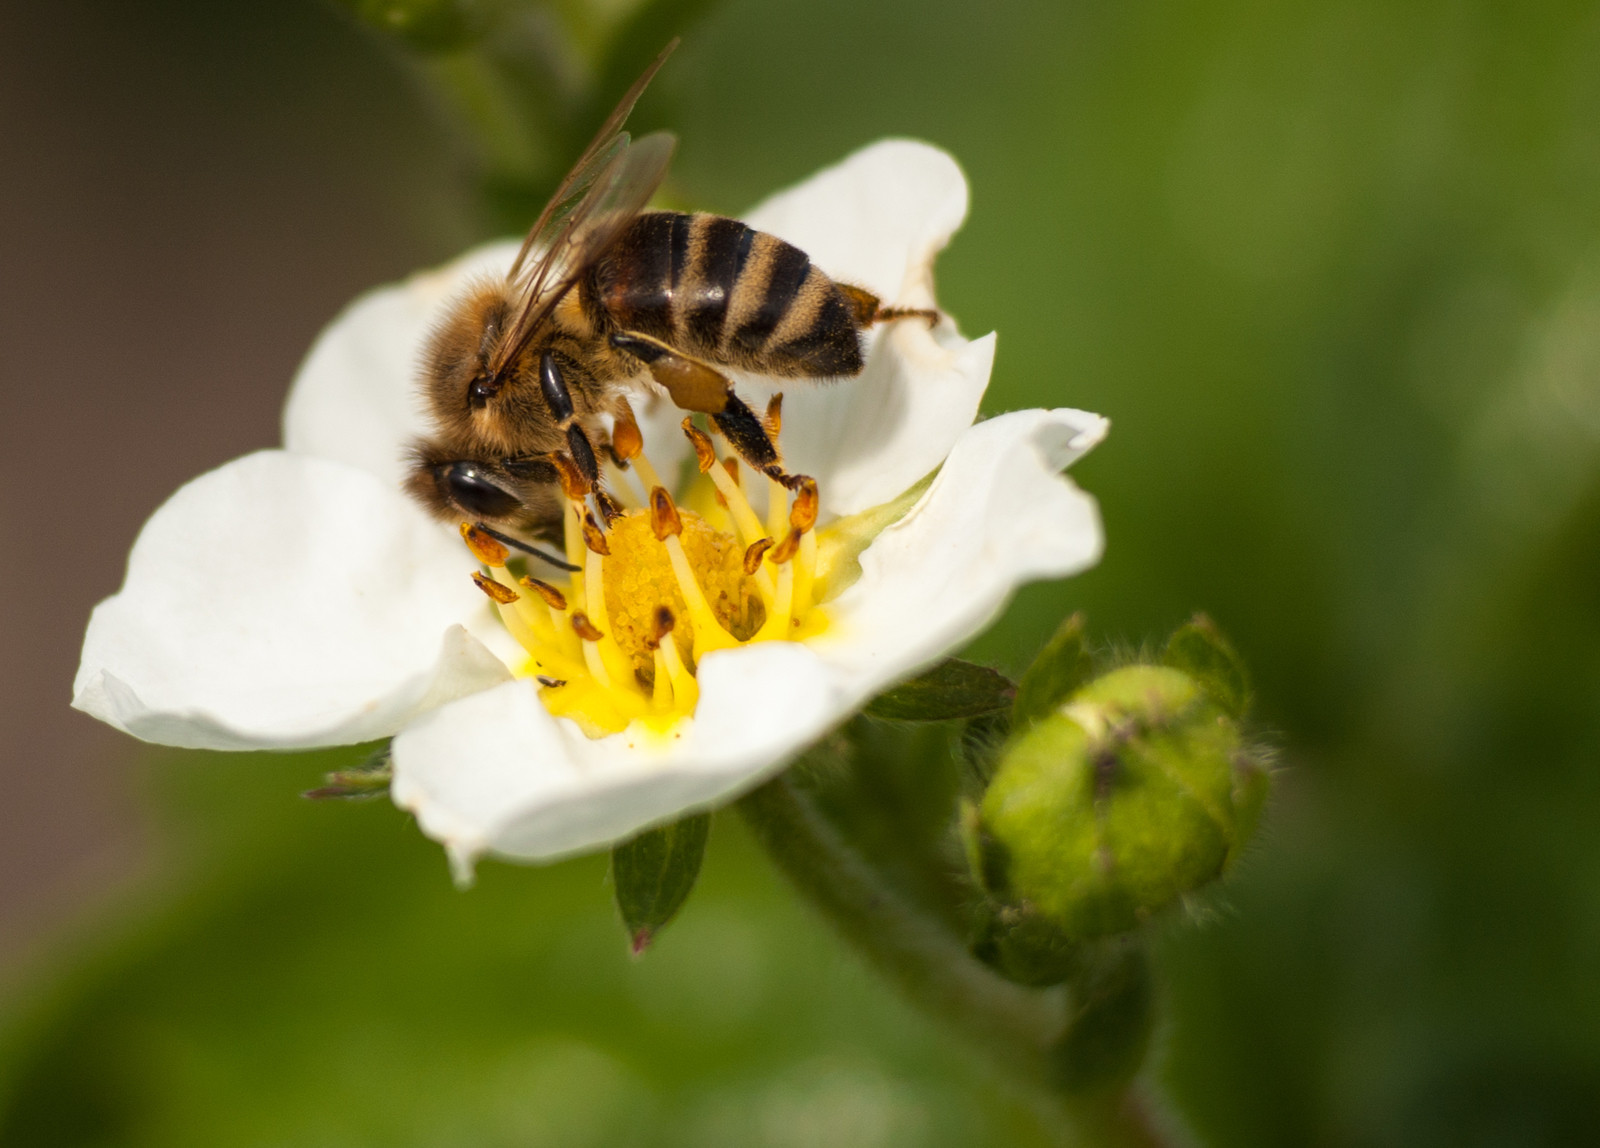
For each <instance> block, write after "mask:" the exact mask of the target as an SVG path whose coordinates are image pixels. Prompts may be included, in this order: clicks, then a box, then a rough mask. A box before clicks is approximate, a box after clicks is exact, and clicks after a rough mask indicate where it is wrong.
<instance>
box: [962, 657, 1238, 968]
mask: <svg viewBox="0 0 1600 1148" xmlns="http://www.w3.org/2000/svg"><path fill="white" fill-rule="evenodd" d="M1230 700H1231V699H1230ZM1267 783H1268V782H1267V775H1266V771H1265V770H1264V768H1262V766H1261V765H1259V764H1258V763H1257V762H1256V761H1255V759H1254V758H1253V756H1252V755H1251V753H1250V751H1249V750H1248V749H1247V747H1246V746H1245V744H1244V742H1243V740H1242V737H1241V734H1240V730H1239V723H1238V719H1237V717H1236V716H1235V714H1234V713H1233V712H1230V708H1229V707H1228V706H1226V705H1225V704H1219V701H1218V699H1217V698H1216V697H1215V696H1214V695H1213V693H1212V692H1211V691H1209V690H1208V689H1206V688H1203V687H1202V685H1201V683H1200V682H1199V681H1197V680H1196V678H1195V677H1193V676H1191V675H1190V674H1188V673H1185V672H1184V671H1182V670H1179V669H1174V668H1171V667H1170V666H1151V665H1136V666H1128V667H1125V668H1123V669H1119V670H1114V671H1112V672H1111V673H1108V674H1106V675H1104V676H1103V677H1100V678H1098V679H1096V680H1094V681H1092V682H1090V683H1089V684H1088V685H1086V686H1083V687H1082V688H1081V689H1078V690H1077V691H1076V692H1074V693H1073V694H1072V695H1070V697H1068V698H1067V700H1066V701H1065V702H1064V703H1063V704H1061V705H1059V706H1058V707H1057V708H1056V709H1055V710H1054V712H1052V713H1049V714H1047V715H1046V716H1044V717H1041V718H1039V719H1038V720H1037V721H1035V723H1034V724H1033V725H1032V726H1031V727H1029V728H1028V729H1026V730H1025V731H1023V732H1022V733H1021V734H1020V735H1019V736H1018V737H1017V738H1016V739H1015V741H1013V743H1012V744H1011V745H1009V746H1008V747H1007V748H1006V750H1005V751H1004V753H1003V754H1002V756H1001V760H1000V763H999V766H998V768H997V770H996V772H995V775H994V778H993V780H992V781H991V782H990V785H989V787H988V790H987V792H986V793H985V794H984V796H983V799H982V802H981V804H980V805H979V806H978V807H977V816H976V823H975V824H972V825H969V826H968V832H967V838H968V849H969V859H970V860H971V861H972V862H973V863H974V869H975V870H976V875H977V877H978V879H979V882H980V883H981V885H982V886H983V888H984V889H985V890H986V891H987V892H988V893H989V895H990V898H991V899H992V902H993V905H992V907H991V914H992V921H991V922H990V923H989V925H988V927H987V928H986V929H984V930H981V931H980V945H987V946H988V948H989V952H988V953H984V952H983V951H982V950H981V949H980V955H984V956H986V958H987V959H989V960H990V961H991V963H994V964H995V965H996V966H997V967H998V968H1000V969H1001V971H1003V972H1006V973H1007V975H1010V976H1013V977H1014V978H1015V979H1018V980H1024V981H1026V982H1028V983H1048V978H1050V977H1056V978H1057V979H1064V978H1065V976H1068V975H1071V972H1072V969H1071V966H1072V962H1073V961H1074V960H1075V959H1078V958H1077V957H1075V955H1074V947H1073V946H1074V944H1075V943H1078V942H1083V941H1086V940H1091V939H1093V938H1098V937H1105V936H1109V935H1111V934H1115V933H1121V932H1125V931H1127V930H1129V929H1132V928H1134V927H1136V926H1137V925H1139V924H1140V923H1141V922H1142V921H1144V920H1145V919H1146V918H1148V917H1149V916H1150V915H1151V914H1152V913H1155V912H1157V911H1158V910H1160V909H1162V908H1164V907H1166V906H1167V905H1170V904H1172V903H1173V902H1174V901H1176V900H1177V899H1178V898H1179V897H1181V896H1183V895H1184V894H1186V893H1188V892H1191V891H1192V890H1195V889H1198V888H1199V887H1201V886H1202V885H1205V884H1206V883H1208V882H1210V881H1212V880H1214V879H1215V878H1217V877H1218V876H1219V875H1220V874H1221V873H1222V871H1223V870H1224V869H1225V868H1226V866H1227V865H1228V863H1229V862H1230V861H1231V860H1232V859H1233V858H1234V857H1235V856H1236V855H1237V853H1238V850H1239V848H1240V846H1241V845H1242V844H1243V843H1244V841H1245V839H1246V838H1247V837H1248V835H1249V833H1250V831H1251V829H1252V828H1253V826H1254V822H1255V819H1256V816H1257V814H1258V813H1259V811H1260V809H1261V805H1262V803H1263V801H1264V800H1265V797H1266V789H1267ZM1058 974H1060V975H1059V976H1058Z"/></svg>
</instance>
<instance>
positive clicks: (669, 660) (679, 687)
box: [656, 539, 700, 714]
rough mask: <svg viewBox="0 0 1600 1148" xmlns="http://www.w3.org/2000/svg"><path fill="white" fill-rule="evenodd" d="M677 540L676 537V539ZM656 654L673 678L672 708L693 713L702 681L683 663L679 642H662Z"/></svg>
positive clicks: (697, 642) (697, 645)
mask: <svg viewBox="0 0 1600 1148" xmlns="http://www.w3.org/2000/svg"><path fill="white" fill-rule="evenodd" d="M674 541H676V539H674ZM699 648H700V647H699V638H698V636H697V637H696V639H695V651H696V656H697V657H698V656H699ZM656 656H657V657H658V658H659V659H660V660H659V661H658V662H657V663H656V664H657V666H659V665H660V664H661V662H665V663H666V664H667V676H668V677H669V678H670V679H671V680H672V708H673V709H676V710H678V711H680V712H682V713H686V714H687V713H693V712H694V707H695V705H696V704H697V703H698V702H699V701H700V683H699V682H697V681H695V680H694V675H693V674H691V673H690V672H689V668H688V667H687V666H685V665H684V664H683V659H682V658H680V657H679V656H678V647H677V644H676V643H674V642H671V641H665V642H662V643H661V645H659V646H657V647H656ZM660 674H661V671H660V670H659V669H657V670H656V675H657V677H656V680H657V681H660V680H661V678H660Z"/></svg>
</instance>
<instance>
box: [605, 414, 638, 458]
mask: <svg viewBox="0 0 1600 1148" xmlns="http://www.w3.org/2000/svg"><path fill="white" fill-rule="evenodd" d="M611 449H612V450H614V451H616V452H617V457H618V458H620V459H622V460H623V461H624V462H628V461H630V460H632V459H635V458H638V457H639V455H640V453H641V452H643V450H644V435H643V434H642V433H641V432H640V430H639V423H638V421H637V420H636V419H635V418H634V417H633V409H632V408H631V407H629V406H628V404H627V403H626V402H624V403H623V404H622V410H621V411H620V412H618V414H617V421H616V425H615V426H613V427H612V428H611Z"/></svg>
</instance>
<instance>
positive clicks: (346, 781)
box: [300, 742, 394, 801]
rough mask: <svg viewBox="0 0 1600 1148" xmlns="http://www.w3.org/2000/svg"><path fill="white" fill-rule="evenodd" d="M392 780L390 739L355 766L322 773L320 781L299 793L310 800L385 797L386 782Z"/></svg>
mask: <svg viewBox="0 0 1600 1148" xmlns="http://www.w3.org/2000/svg"><path fill="white" fill-rule="evenodd" d="M393 780H394V761H393V758H392V757H391V755H390V743H389V742H384V743H383V744H382V745H380V746H379V747H378V748H377V749H375V750H373V751H372V754H371V756H369V757H368V758H367V760H366V761H364V762H362V763H361V764H360V765H358V766H356V767H355V768H354V769H336V770H334V771H333V772H332V773H326V774H323V777H322V782H323V783H322V785H320V786H318V787H317V788H316V789H308V790H306V791H305V792H304V793H302V794H301V795H300V796H301V797H309V798H311V800H313V801H329V800H343V801H359V800H363V799H366V798H371V797H384V796H387V795H388V792H389V783H390V782H391V781H393Z"/></svg>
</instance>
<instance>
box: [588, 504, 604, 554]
mask: <svg viewBox="0 0 1600 1148" xmlns="http://www.w3.org/2000/svg"><path fill="white" fill-rule="evenodd" d="M583 544H584V545H585V546H587V547H588V548H589V549H590V550H592V551H594V552H595V553H596V554H610V553H611V547H610V546H608V545H606V535H605V531H603V530H601V529H600V524H599V523H598V522H596V521H595V520H594V515H593V514H585V515H584V516H583Z"/></svg>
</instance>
